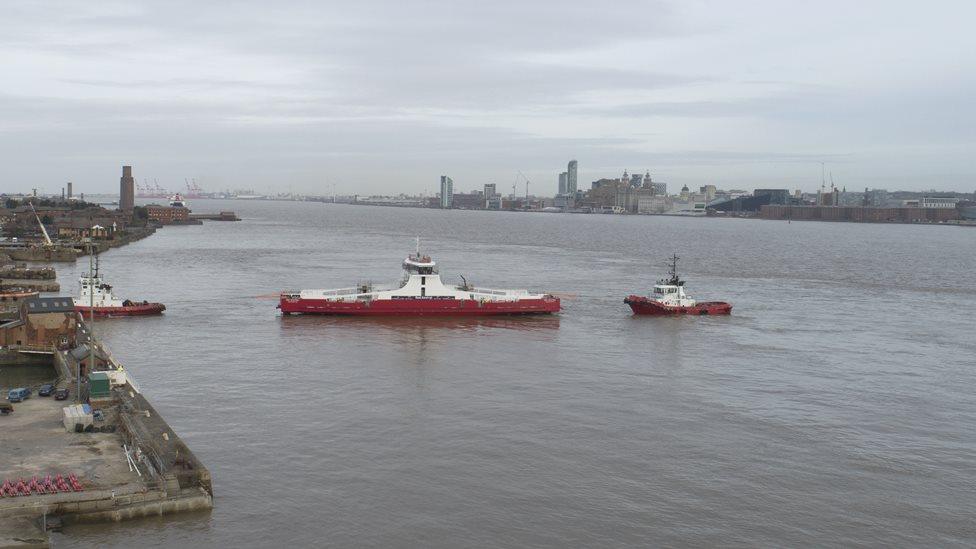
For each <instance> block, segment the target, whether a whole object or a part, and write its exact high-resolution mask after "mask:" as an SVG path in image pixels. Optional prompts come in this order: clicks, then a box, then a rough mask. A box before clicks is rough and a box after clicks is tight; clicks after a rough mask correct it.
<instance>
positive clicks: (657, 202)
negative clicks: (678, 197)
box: [637, 187, 671, 214]
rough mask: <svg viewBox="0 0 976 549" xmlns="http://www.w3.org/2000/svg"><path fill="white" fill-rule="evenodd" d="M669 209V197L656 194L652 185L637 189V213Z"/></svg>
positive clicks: (661, 211) (662, 211) (658, 211)
mask: <svg viewBox="0 0 976 549" xmlns="http://www.w3.org/2000/svg"><path fill="white" fill-rule="evenodd" d="M670 209H671V198H670V197H668V196H666V195H663V194H658V193H657V191H656V189H654V188H653V187H647V188H644V189H641V190H639V191H637V213H655V214H660V213H664V212H666V211H668V210H670Z"/></svg>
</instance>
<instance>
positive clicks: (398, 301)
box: [278, 243, 559, 316]
mask: <svg viewBox="0 0 976 549" xmlns="http://www.w3.org/2000/svg"><path fill="white" fill-rule="evenodd" d="M403 270H404V276H403V280H402V282H401V283H400V285H399V287H396V288H386V289H383V288H378V287H374V286H373V285H372V284H368V283H367V284H360V285H359V286H357V287H354V288H341V289H335V290H302V291H299V292H282V293H281V296H280V302H279V304H278V308H279V309H281V312H282V314H285V315H289V314H316V315H373V316H384V315H385V316H487V315H527V314H551V313H557V312H559V298H558V297H555V296H553V295H550V294H534V293H529V292H528V291H526V290H490V289H487V288H475V287H474V286H471V285H470V284H468V282H467V281H466V280H464V278H463V277H462V281H463V283H462V284H461V285H459V286H449V285H446V284H444V283H443V282H442V281H441V277H440V275H439V274H438V273H437V265H436V264H435V263H434V261H433V260H432V259H431V258H430V257H429V256H426V255H421V254H420V245H419V243H418V245H417V252H416V253H415V254H413V255H409V256H407V258H406V259H404V260H403Z"/></svg>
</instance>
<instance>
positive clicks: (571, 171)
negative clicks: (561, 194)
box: [566, 160, 577, 194]
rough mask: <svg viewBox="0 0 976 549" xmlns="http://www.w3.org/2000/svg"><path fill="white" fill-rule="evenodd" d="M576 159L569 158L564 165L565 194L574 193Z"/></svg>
mask: <svg viewBox="0 0 976 549" xmlns="http://www.w3.org/2000/svg"><path fill="white" fill-rule="evenodd" d="M576 178H577V173H576V161H575V160H570V161H569V166H567V167H566V194H576Z"/></svg>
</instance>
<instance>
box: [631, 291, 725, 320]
mask: <svg viewBox="0 0 976 549" xmlns="http://www.w3.org/2000/svg"><path fill="white" fill-rule="evenodd" d="M624 303H626V304H627V305H630V308H631V310H633V311H634V314H637V315H655V316H671V315H727V314H731V313H732V304H731V303H725V302H724V301H702V302H699V303H696V304H694V305H691V306H687V307H681V306H671V305H664V304H662V303H658V302H657V301H655V300H652V299H648V298H646V297H642V296H638V295H631V296H628V297H627V298H626V299H624Z"/></svg>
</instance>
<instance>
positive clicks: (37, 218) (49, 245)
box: [30, 202, 54, 248]
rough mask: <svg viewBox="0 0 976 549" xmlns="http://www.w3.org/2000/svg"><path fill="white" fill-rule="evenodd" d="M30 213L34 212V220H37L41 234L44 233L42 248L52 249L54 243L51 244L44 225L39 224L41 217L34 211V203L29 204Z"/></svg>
mask: <svg viewBox="0 0 976 549" xmlns="http://www.w3.org/2000/svg"><path fill="white" fill-rule="evenodd" d="M30 207H31V211H32V212H34V219H36V220H37V224H38V225H40V226H41V232H42V233H44V246H46V247H49V248H53V247H54V242H51V237H50V236H48V234H47V229H45V228H44V223H41V216H39V215H37V210H35V209H34V203H33V202H31V203H30Z"/></svg>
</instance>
